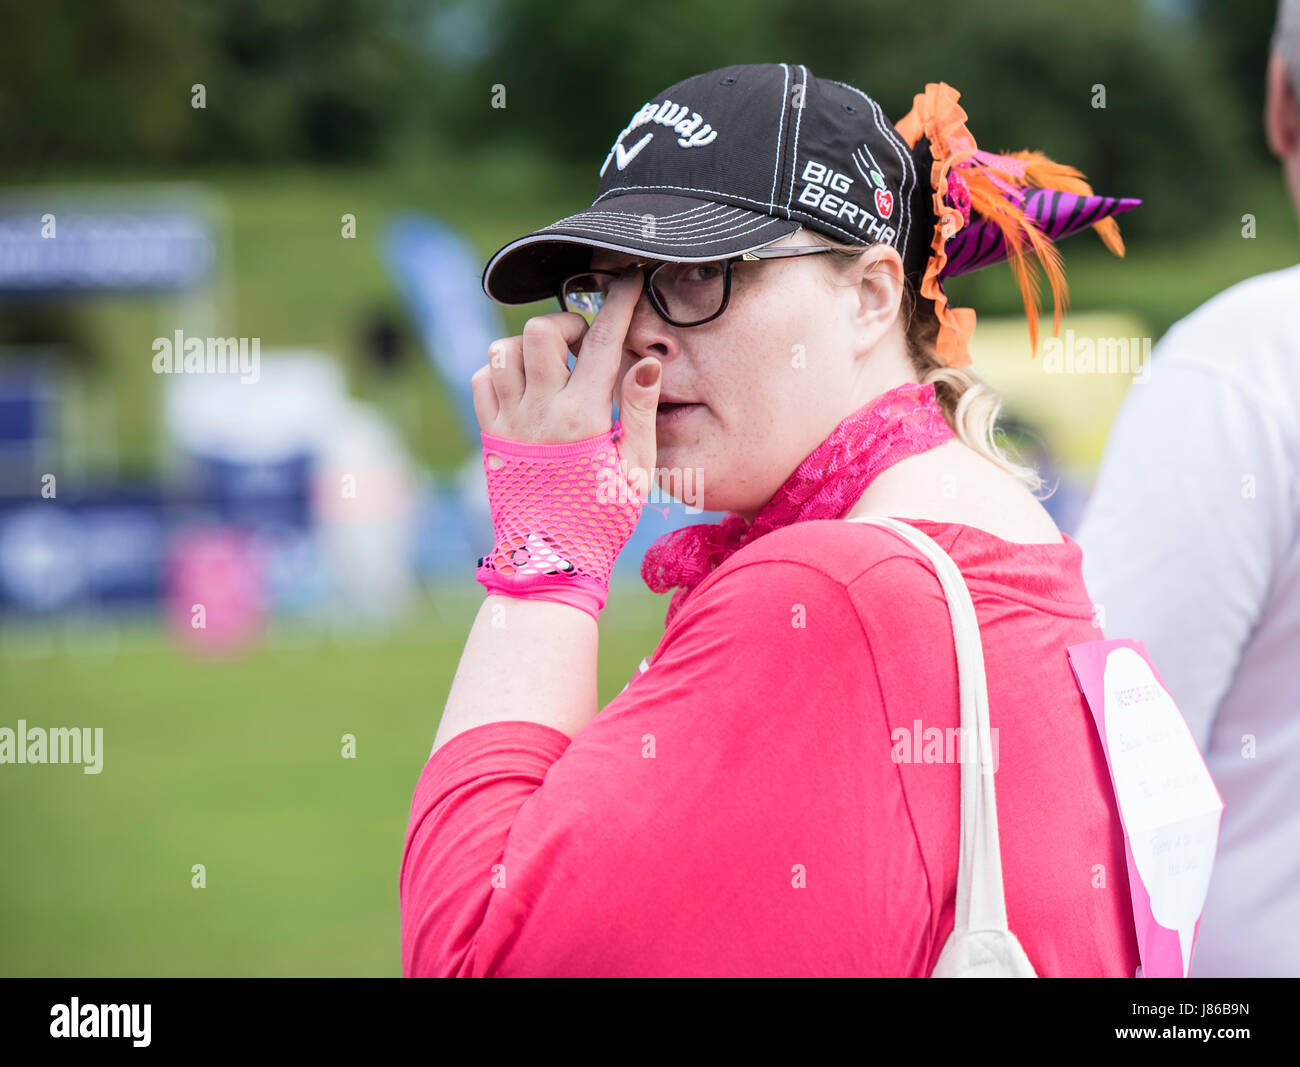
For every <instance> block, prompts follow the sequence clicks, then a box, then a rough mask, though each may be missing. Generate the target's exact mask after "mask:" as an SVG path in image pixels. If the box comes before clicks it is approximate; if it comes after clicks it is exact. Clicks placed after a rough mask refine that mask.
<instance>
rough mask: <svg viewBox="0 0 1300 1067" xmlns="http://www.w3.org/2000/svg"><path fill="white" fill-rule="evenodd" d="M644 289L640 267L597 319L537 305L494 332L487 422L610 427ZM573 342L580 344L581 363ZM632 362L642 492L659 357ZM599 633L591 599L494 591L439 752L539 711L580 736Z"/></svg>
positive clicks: (481, 414) (577, 432) (559, 516)
mask: <svg viewBox="0 0 1300 1067" xmlns="http://www.w3.org/2000/svg"><path fill="white" fill-rule="evenodd" d="M640 293H641V277H640V275H639V274H634V275H631V276H629V277H627V278H624V279H620V280H619V281H618V282H617V283H616V284H615V285H614V286H613V288H612V290H611V292H610V295H609V297H608V299H607V300H606V301H605V303H604V305H603V306H602V307H601V309H600V312H599V314H597V316H596V318H595V320H594V321H593V322H592V324H591V325H590V327H589V326H588V325H587V323H586V322H585V321H584V320H583V318H582V316H580V315H577V314H575V313H572V312H558V313H552V314H549V315H538V316H535V317H534V318H531V319H529V320H528V322H527V323H525V325H524V332H523V334H521V335H520V336H517V337H511V338H506V339H504V340H501V341H497V342H495V343H494V344H493V345H492V358H491V360H490V361H489V363H488V365H487V366H485V367H482V368H480V369H479V370H478V371H477V372H475V374H474V376H473V378H472V379H471V382H470V384H471V387H472V389H473V392H474V411H475V415H476V416H477V418H478V420H479V427H480V429H481V430H482V431H483V432H484V433H486V434H491V435H494V436H496V437H500V438H503V439H504V440H505V441H509V442H520V443H523V444H533V445H537V444H544V445H563V444H567V443H571V442H581V441H584V440H586V439H587V438H591V437H595V436H596V435H598V434H602V433H605V432H607V431H608V430H609V420H610V410H611V402H612V399H613V396H614V388H615V383H616V382H617V380H618V376H619V373H620V361H621V360H622V351H623V346H622V342H623V339H624V338H625V336H626V335H627V330H628V323H629V322H630V320H631V317H632V314H633V311H634V310H635V308H636V304H637V300H638V299H639V297H640ZM570 351H576V352H580V353H581V354H580V355H579V357H578V359H577V361H576V364H575V366H574V369H573V371H572V372H570V371H569V370H568V357H569V353H570ZM635 369H636V372H637V373H636V374H635V375H634V374H633V372H632V370H628V371H627V372H626V373H624V374H623V378H622V385H621V392H620V393H619V396H620V398H621V403H620V410H621V413H622V420H621V421H622V429H623V436H622V439H621V440H620V441H619V444H618V455H619V457H620V459H621V461H622V465H623V477H624V478H626V479H629V480H630V481H631V483H632V486H633V487H635V488H636V489H638V490H640V491H641V492H642V493H644V492H647V491H648V489H649V484H648V482H649V479H648V472H649V471H650V470H651V469H652V468H653V467H654V456H655V412H656V409H657V406H658V398H659V365H658V361H657V360H654V359H649V358H647V359H644V360H642V361H641V362H640V363H639V364H638V366H637V367H636V368H635ZM645 372H652V374H651V377H652V380H651V381H649V382H647V381H644V380H643V376H644V374H645ZM529 473H531V471H530V472H529ZM538 477H541V476H538ZM489 487H490V483H489ZM565 488H567V489H568V491H574V488H573V487H572V486H568V487H557V486H555V485H552V484H549V483H547V482H545V481H540V482H539V483H538V484H533V485H527V484H523V483H521V484H519V485H515V486H513V488H512V489H511V491H512V492H514V493H515V494H516V495H517V496H522V497H527V496H528V495H529V493H531V494H533V495H541V496H544V497H547V498H550V497H551V496H556V495H558V496H559V497H560V498H563V497H564V489H565ZM489 491H490V490H489ZM497 503H499V502H495V503H494V504H493V514H494V516H495V514H496V510H495V509H496V506H497ZM506 503H507V504H508V503H509V499H507V501H506ZM568 510H570V509H567V508H566V506H565V504H564V501H563V499H558V500H555V501H553V502H552V511H553V515H552V516H551V517H552V518H553V521H555V522H557V523H560V524H561V525H562V526H564V527H566V528H567V527H568V526H569V525H571V524H572V523H574V522H575V521H577V520H575V519H574V518H573V517H572V516H571V515H569V514H568V513H567V512H568ZM584 518H587V517H586V516H584ZM602 518H603V517H602ZM608 525H613V526H614V528H615V529H617V528H618V525H617V523H613V522H612V521H611V522H610V523H608ZM545 528H547V527H544V529H545ZM569 532H572V531H569ZM617 549H618V546H614V548H613V551H614V552H617ZM598 642H599V638H598V632H597V626H596V620H595V618H593V617H592V615H591V614H589V613H588V612H587V611H584V610H583V609H582V608H579V607H575V606H571V605H570V604H567V603H557V602H554V601H553V600H550V599H546V598H544V597H530V596H527V595H524V594H521V595H520V596H505V595H498V594H490V595H489V596H487V598H486V599H485V600H484V602H483V605H482V607H481V608H480V609H479V613H478V616H477V617H476V618H475V620H474V624H473V626H472V628H471V629H470V633H469V638H468V639H467V641H466V642H465V650H464V652H463V653H462V655H461V659H460V663H459V665H458V666H457V668H456V676H455V678H454V680H453V681H452V685H451V690H450V692H449V693H448V696H447V703H446V706H445V707H444V708H443V712H442V718H441V720H440V721H439V724H438V731H437V734H436V736H435V737H434V743H433V750H432V752H430V755H433V754H434V753H436V752H437V751H438V749H439V748H440V747H441V746H442V745H444V744H446V743H447V742H448V741H450V740H451V739H452V738H454V737H456V736H457V735H458V734H461V733H463V732H464V731H466V730H469V729H472V728H473V727H475V726H481V725H483V724H484V723H489V722H502V721H507V720H514V721H527V722H536V723H542V724H544V725H547V726H550V727H552V728H553V729H555V730H558V731H560V732H561V733H563V734H565V735H567V736H568V737H574V736H575V735H576V734H577V733H578V731H579V730H581V729H582V728H583V727H584V726H585V725H586V724H587V723H589V722H590V721H591V719H592V718H593V717H594V716H595V714H596V712H597V710H598V707H597V702H596V701H597V697H596V655H597V651H598Z"/></svg>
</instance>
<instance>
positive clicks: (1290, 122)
mask: <svg viewBox="0 0 1300 1067" xmlns="http://www.w3.org/2000/svg"><path fill="white" fill-rule="evenodd" d="M1264 133H1265V135H1266V136H1267V138H1268V147H1269V149H1270V150H1271V151H1272V153H1273V155H1274V156H1276V157H1277V158H1278V159H1279V160H1281V161H1282V162H1283V163H1285V162H1286V161H1287V160H1288V159H1290V158H1291V157H1293V156H1294V155H1295V154H1296V151H1297V149H1300V101H1297V100H1296V98H1295V93H1294V92H1293V90H1292V87H1291V78H1290V71H1288V70H1287V66H1286V61H1285V60H1284V59H1283V58H1282V56H1281V54H1280V53H1278V52H1274V53H1272V55H1270V56H1269V62H1268V74H1267V76H1266V81H1265V101H1264Z"/></svg>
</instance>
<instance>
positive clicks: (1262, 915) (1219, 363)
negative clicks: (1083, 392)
mask: <svg viewBox="0 0 1300 1067" xmlns="http://www.w3.org/2000/svg"><path fill="white" fill-rule="evenodd" d="M1264 119H1265V127H1266V131H1267V135H1268V142H1269V146H1270V149H1271V150H1272V152H1273V154H1274V155H1275V156H1276V157H1277V158H1278V159H1279V161H1280V162H1281V164H1282V169H1283V172H1284V174H1285V176H1286V182H1287V185H1288V188H1289V190H1290V193H1291V198H1292V200H1293V201H1294V203H1295V205H1296V210H1297V213H1298V214H1300V0H1282V3H1281V5H1280V7H1279V10H1278V21H1277V30H1276V31H1275V33H1274V37H1273V47H1272V54H1271V56H1270V60H1269V66H1268V75H1267V106H1266V109H1265V116H1264ZM1076 540H1077V541H1078V542H1079V544H1080V545H1081V546H1082V547H1083V573H1084V580H1085V583H1086V584H1087V587H1088V591H1089V594H1090V595H1091V597H1092V599H1093V601H1094V603H1095V604H1096V605H1097V607H1098V609H1099V610H1098V613H1097V619H1098V622H1099V624H1100V625H1101V627H1102V628H1103V631H1104V633H1105V635H1106V636H1107V637H1134V638H1139V639H1141V640H1142V641H1144V642H1145V644H1146V646H1147V650H1148V651H1149V652H1150V654H1151V657H1152V661H1153V662H1154V663H1155V666H1156V670H1157V671H1159V672H1160V675H1161V677H1162V678H1163V679H1164V681H1165V684H1166V685H1167V686H1168V687H1169V689H1170V691H1171V693H1172V694H1173V697H1174V700H1175V701H1176V702H1177V704H1178V706H1179V708H1180V709H1181V711H1182V713H1183V715H1184V716H1185V717H1186V719H1187V722H1188V725H1189V726H1190V727H1191V729H1192V732H1193V734H1194V735H1195V737H1196V740H1197V743H1198V745H1199V746H1200V748H1201V751H1202V753H1203V754H1204V755H1205V758H1206V763H1207V765H1208V766H1209V770H1210V774H1211V775H1212V776H1213V778H1214V781H1215V784H1216V785H1217V786H1218V788H1219V792H1220V794H1221V795H1222V797H1223V802H1224V805H1225V808H1224V813H1223V822H1222V829H1221V836H1220V838H1219V851H1218V856H1217V858H1216V860H1215V866H1214V873H1213V875H1212V877H1211V880H1210V888H1209V893H1208V896H1207V897H1206V901H1205V908H1204V911H1203V913H1202V918H1201V926H1200V931H1199V936H1198V939H1197V944H1196V950H1195V955H1194V956H1193V960H1192V967H1191V976H1192V977H1194V978H1196V977H1210V976H1219V977H1224V976H1228V977H1273V976H1296V975H1300V266H1296V267H1292V268H1290V269H1287V270H1281V271H1277V272H1275V273H1271V274H1265V275H1261V276H1259V277H1255V278H1251V279H1249V280H1247V281H1245V282H1242V283H1241V284H1239V285H1235V286H1233V287H1232V288H1230V289H1228V290H1226V291H1225V292H1223V293H1220V294H1219V295H1218V296H1216V297H1214V298H1213V299H1212V300H1210V301H1209V302H1208V303H1206V304H1204V305H1203V306H1202V307H1200V308H1198V309H1197V310H1196V311H1194V312H1193V313H1192V314H1191V315H1189V316H1187V317H1186V318H1185V319H1183V320H1182V321H1180V322H1178V323H1177V324H1176V325H1175V326H1174V327H1173V328H1172V329H1171V330H1170V331H1169V332H1168V333H1167V334H1166V335H1165V336H1164V338H1162V340H1161V341H1160V343H1159V345H1158V346H1157V347H1156V350H1155V353H1154V354H1153V357H1152V363H1151V374H1150V378H1149V380H1148V381H1146V382H1142V383H1135V384H1134V385H1133V386H1132V387H1131V388H1130V389H1129V393H1128V395H1127V396H1126V397H1125V400H1124V404H1123V406H1122V407H1121V409H1120V413H1119V415H1118V416H1117V418H1116V421H1115V424H1114V426H1113V427H1112V428H1111V432H1110V437H1109V439H1108V441H1107V443H1106V450H1105V455H1104V457H1103V459H1102V463H1101V466H1100V469H1099V470H1098V474H1097V481H1096V486H1095V489H1094V491H1093V494H1092V496H1091V498H1090V499H1089V502H1088V506H1087V509H1086V511H1085V515H1084V518H1083V522H1082V525H1081V526H1080V529H1079V532H1078V534H1077V536H1076Z"/></svg>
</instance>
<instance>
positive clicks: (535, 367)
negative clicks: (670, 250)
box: [470, 271, 662, 497]
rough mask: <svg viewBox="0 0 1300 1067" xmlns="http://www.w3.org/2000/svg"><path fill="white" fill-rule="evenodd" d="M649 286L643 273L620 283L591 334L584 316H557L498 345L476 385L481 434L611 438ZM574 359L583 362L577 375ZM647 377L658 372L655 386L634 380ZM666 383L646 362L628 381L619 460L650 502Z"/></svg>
mask: <svg viewBox="0 0 1300 1067" xmlns="http://www.w3.org/2000/svg"><path fill="white" fill-rule="evenodd" d="M643 278H644V276H643V275H642V274H641V272H640V271H632V272H630V273H628V274H627V275H624V276H623V277H622V278H620V279H618V281H616V282H615V283H614V284H613V286H612V287H611V288H610V291H609V295H608V297H607V298H606V299H605V302H604V304H602V305H601V309H600V311H599V312H598V313H597V315H596V317H595V319H593V320H592V323H591V325H590V326H588V325H587V322H586V320H585V319H584V318H583V317H582V316H581V315H579V314H577V313H576V312H571V311H556V312H552V313H551V314H548V315H537V316H535V317H533V318H531V319H529V320H528V321H527V322H526V323H524V332H523V334H522V335H520V336H518V337H507V338H505V339H503V340H500V341H496V342H494V343H493V344H492V346H491V348H490V349H489V354H490V356H491V359H490V361H489V362H488V364H487V366H484V367H480V368H479V369H478V370H477V371H475V372H474V376H473V377H472V378H471V379H470V386H471V389H472V391H473V394H474V414H475V416H476V417H477V418H478V423H479V429H481V430H482V431H483V432H485V433H490V434H494V435H495V436H497V437H504V438H506V439H507V440H511V441H527V442H530V443H535V444H560V443H563V442H568V441H581V440H584V439H585V438H588V437H594V436H596V435H597V434H601V433H605V432H606V431H607V430H608V429H609V428H610V407H611V405H612V403H613V401H614V385H615V382H616V381H617V379H618V372H619V366H620V364H621V362H622V358H623V342H624V340H625V339H626V337H627V331H628V327H629V325H630V324H631V321H632V315H633V312H634V311H635V309H636V305H637V302H638V301H639V300H640V298H641V288H642V285H643ZM570 351H574V352H576V353H577V354H578V359H577V362H576V364H575V365H574V368H573V371H572V373H570V371H569V352H570ZM647 371H653V373H654V381H653V383H652V384H651V385H649V386H645V385H641V384H639V383H638V382H637V381H636V380H635V377H634V376H635V375H637V374H638V373H640V374H642V375H645V374H646V373H647ZM661 377H662V374H661V368H660V365H659V361H658V360H656V359H649V358H647V359H642V360H638V361H637V362H636V364H635V365H634V366H633V367H632V368H631V369H630V370H629V371H628V372H627V373H626V374H624V376H623V381H622V384H621V388H620V393H619V421H620V422H621V423H622V428H623V434H622V436H621V437H620V439H619V441H618V451H619V456H620V458H621V460H622V462H623V464H624V467H625V470H624V477H625V478H627V480H628V482H629V484H631V485H632V486H633V487H634V488H636V489H637V490H639V491H640V492H641V494H642V496H643V497H644V496H646V495H648V493H649V489H650V478H651V473H652V472H653V470H654V463H655V456H656V453H657V444H656V438H655V411H656V409H657V406H658V403H659V383H660V378H661Z"/></svg>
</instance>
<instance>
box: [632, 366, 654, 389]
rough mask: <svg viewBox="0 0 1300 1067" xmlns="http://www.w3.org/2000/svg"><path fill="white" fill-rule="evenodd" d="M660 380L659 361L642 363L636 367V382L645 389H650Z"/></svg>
mask: <svg viewBox="0 0 1300 1067" xmlns="http://www.w3.org/2000/svg"><path fill="white" fill-rule="evenodd" d="M658 380H659V364H658V363H642V364H641V366H639V367H637V369H636V384H637V385H639V386H641V387H642V388H643V389H649V388H650V387H651V386H652V385H654V384H655V382H657V381H658Z"/></svg>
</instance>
